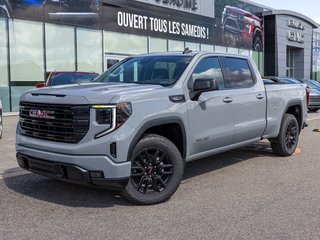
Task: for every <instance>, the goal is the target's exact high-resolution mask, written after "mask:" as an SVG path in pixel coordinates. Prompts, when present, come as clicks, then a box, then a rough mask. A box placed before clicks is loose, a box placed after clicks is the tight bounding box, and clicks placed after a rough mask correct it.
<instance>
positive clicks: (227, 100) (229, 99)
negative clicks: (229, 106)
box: [223, 97, 233, 103]
mask: <svg viewBox="0 0 320 240" xmlns="http://www.w3.org/2000/svg"><path fill="white" fill-rule="evenodd" d="M223 101H224V102H225V103H231V102H232V101H233V99H232V98H230V97H225V98H224V99H223Z"/></svg>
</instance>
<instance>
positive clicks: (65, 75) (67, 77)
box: [36, 72, 99, 88]
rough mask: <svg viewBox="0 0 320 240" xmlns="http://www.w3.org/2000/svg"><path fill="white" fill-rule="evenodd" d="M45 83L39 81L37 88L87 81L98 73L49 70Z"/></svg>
mask: <svg viewBox="0 0 320 240" xmlns="http://www.w3.org/2000/svg"><path fill="white" fill-rule="evenodd" d="M48 75H49V76H48V78H47V80H46V82H45V83H39V84H37V85H36V87H37V88H42V87H50V86H57V85H66V84H78V83H88V82H90V81H92V80H93V79H95V78H96V77H97V76H98V75H99V74H98V73H94V72H51V73H49V74H48Z"/></svg>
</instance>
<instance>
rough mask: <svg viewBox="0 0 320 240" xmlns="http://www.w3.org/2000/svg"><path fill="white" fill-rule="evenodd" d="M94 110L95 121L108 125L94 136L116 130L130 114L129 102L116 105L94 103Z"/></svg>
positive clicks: (98, 136)
mask: <svg viewBox="0 0 320 240" xmlns="http://www.w3.org/2000/svg"><path fill="white" fill-rule="evenodd" d="M92 108H93V109H95V111H96V123H97V124H98V125H106V126H109V127H108V128H107V129H105V130H104V131H103V132H101V133H99V134H97V135H96V136H95V138H100V137H103V136H105V135H107V134H108V133H110V132H112V131H114V130H116V129H117V128H119V127H120V126H122V125H123V123H125V122H126V121H127V120H128V118H129V117H130V116H131V114H132V107H131V104H130V103H119V104H117V105H94V106H92Z"/></svg>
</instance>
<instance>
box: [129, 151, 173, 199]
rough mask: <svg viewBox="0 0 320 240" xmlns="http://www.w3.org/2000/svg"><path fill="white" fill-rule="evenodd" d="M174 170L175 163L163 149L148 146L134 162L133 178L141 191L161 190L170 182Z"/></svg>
mask: <svg viewBox="0 0 320 240" xmlns="http://www.w3.org/2000/svg"><path fill="white" fill-rule="evenodd" d="M173 172H174V167H173V164H172V162H171V160H170V158H169V157H168V155H167V154H166V153H165V152H164V151H163V150H162V149H160V148H147V149H144V150H143V151H142V152H140V153H139V154H138V156H137V157H136V158H135V160H134V161H133V162H132V167H131V179H132V181H133V182H134V184H135V186H136V188H137V190H138V191H139V192H141V193H144V194H146V193H150V192H154V191H156V192H161V191H163V190H164V189H166V188H167V186H168V185H169V184H170V180H171V178H172V175H173Z"/></svg>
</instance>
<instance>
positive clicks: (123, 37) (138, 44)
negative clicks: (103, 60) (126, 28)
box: [104, 31, 148, 55]
mask: <svg viewBox="0 0 320 240" xmlns="http://www.w3.org/2000/svg"><path fill="white" fill-rule="evenodd" d="M104 42H105V44H104V46H105V47H104V48H105V52H107V53H116V54H133V55H134V54H142V53H147V52H148V37H146V36H139V35H134V34H125V33H116V32H109V31H105V32H104Z"/></svg>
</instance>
